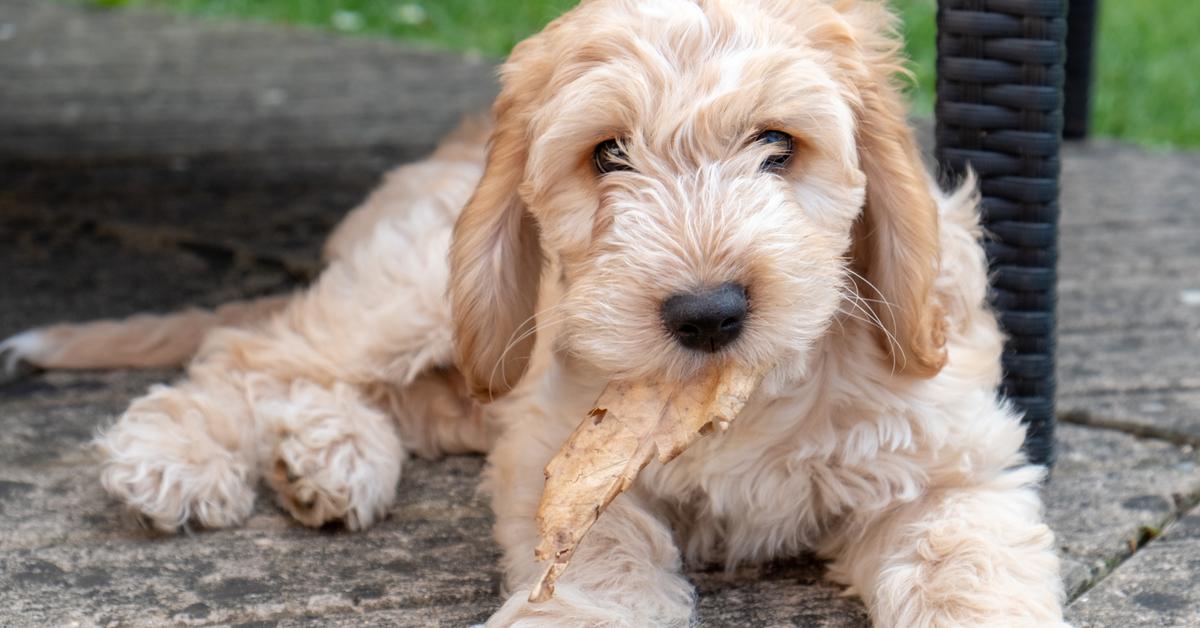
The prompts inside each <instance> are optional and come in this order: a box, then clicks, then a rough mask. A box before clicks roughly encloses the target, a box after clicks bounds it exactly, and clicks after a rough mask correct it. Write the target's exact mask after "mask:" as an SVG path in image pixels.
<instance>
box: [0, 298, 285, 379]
mask: <svg viewBox="0 0 1200 628" xmlns="http://www.w3.org/2000/svg"><path fill="white" fill-rule="evenodd" d="M289 299H291V296H289V295H277V296H268V297H260V298H257V299H252V300H248V301H235V302H233V303H227V304H225V305H222V306H220V307H218V308H217V309H215V310H203V309H199V308H190V309H186V310H182V311H179V312H173V313H170V314H137V315H134V316H130V317H129V318H125V319H120V320H98V321H91V322H87V323H62V324H57V325H49V326H46V327H38V328H36V329H31V330H29V331H25V332H22V333H19V334H17V335H15V336H13V337H11V338H9V339H7V340H5V341H4V342H0V381H3V380H6V379H10V378H13V377H15V376H16V375H18V374H19V373H20V371H21V370H23V369H26V368H29V367H34V368H41V369H109V368H153V367H170V366H180V365H182V364H184V363H185V362H187V361H188V359H189V358H191V357H192V355H193V354H195V353H196V350H197V349H199V347H200V342H201V341H202V340H203V339H204V336H205V334H207V333H208V332H209V330H211V329H213V328H214V327H222V326H243V325H248V324H252V323H254V322H257V321H259V320H263V319H265V318H267V317H268V316H270V315H271V314H273V313H275V312H277V311H279V310H281V309H282V308H283V306H284V305H285V304H286V303H287V302H288V300H289Z"/></svg>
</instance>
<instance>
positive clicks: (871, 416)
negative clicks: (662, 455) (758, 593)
mask: <svg viewBox="0 0 1200 628" xmlns="http://www.w3.org/2000/svg"><path fill="white" fill-rule="evenodd" d="M813 400H814V398H811V397H810V398H809V399H808V401H807V402H786V403H773V404H766V405H758V406H755V407H751V408H747V412H746V413H744V414H743V416H741V417H739V418H738V421H737V422H736V423H735V426H734V427H733V428H731V429H730V430H729V432H727V433H725V434H718V435H714V436H712V437H710V438H707V439H704V440H702V441H700V442H699V443H697V444H696V445H694V446H693V447H692V449H690V450H688V451H687V452H686V453H685V454H684V455H683V456H681V457H680V458H678V459H676V460H675V461H673V462H671V463H669V464H667V465H657V464H654V465H651V467H649V468H647V470H646V472H645V474H644V477H643V481H644V483H643V486H644V488H645V490H648V491H649V492H651V493H653V494H654V496H655V497H657V498H658V499H660V500H662V501H663V503H665V504H667V505H668V506H669V507H670V510H671V511H672V514H673V515H674V516H673V517H672V518H673V519H674V523H675V526H676V529H677V531H678V532H679V534H680V535H681V536H683V537H686V539H683V541H684V542H683V545H684V546H685V547H686V548H687V550H688V554H689V555H690V557H691V558H693V559H698V560H704V561H718V562H725V561H729V560H735V561H738V560H765V559H770V558H774V557H778V556H783V555H794V554H796V553H798V552H800V551H803V550H805V549H810V548H813V547H815V546H818V545H819V544H820V543H821V540H822V538H823V537H824V536H825V535H826V534H828V533H829V532H834V531H836V528H837V527H838V526H839V525H840V521H841V520H842V519H843V518H844V517H845V516H847V515H848V514H850V513H851V512H855V511H860V510H866V509H870V510H874V509H882V508H886V507H887V506H888V505H889V504H892V503H894V502H895V501H896V500H906V499H911V498H912V497H913V496H915V495H916V494H917V493H919V491H920V487H921V485H922V483H923V477H924V476H923V472H922V470H921V468H920V466H919V465H918V464H917V463H916V461H915V460H914V459H913V445H912V443H913V434H912V431H911V426H910V425H909V423H908V422H907V421H905V420H904V419H903V418H902V417H889V416H886V415H880V414H878V413H877V409H870V408H866V407H863V406H861V405H854V404H852V403H834V402H833V401H834V400H828V399H825V400H822V399H817V401H821V402H823V403H821V402H818V403H814V402H813Z"/></svg>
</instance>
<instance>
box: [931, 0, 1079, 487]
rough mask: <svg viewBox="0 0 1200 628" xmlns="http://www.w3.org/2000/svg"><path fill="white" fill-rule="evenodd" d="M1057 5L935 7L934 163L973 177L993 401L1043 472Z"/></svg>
mask: <svg viewBox="0 0 1200 628" xmlns="http://www.w3.org/2000/svg"><path fill="white" fill-rule="evenodd" d="M1066 3H1067V0H939V1H938V18H937V20H938V44H937V46H938V82H937V110H936V115H937V151H936V155H937V159H938V162H939V164H940V167H941V169H942V173H943V177H945V178H949V179H954V180H959V179H961V178H962V176H963V175H964V173H965V172H966V169H967V168H968V167H969V168H971V169H973V170H974V171H975V172H976V173H977V174H978V176H979V185H980V189H981V192H982V196H983V205H982V208H983V219H984V226H985V228H986V229H987V231H988V232H989V233H990V234H991V236H992V237H991V238H990V239H989V240H988V242H987V243H986V246H987V253H988V260H989V263H990V265H991V272H992V277H993V279H992V292H991V297H992V303H993V305H994V307H995V308H996V311H997V314H998V315H999V319H1000V324H1001V326H1002V327H1003V328H1004V331H1005V332H1006V333H1007V334H1008V337H1009V339H1008V343H1007V345H1006V347H1005V352H1004V383H1003V385H1002V390H1001V392H1002V393H1003V394H1004V395H1005V396H1006V397H1007V398H1008V399H1009V400H1011V402H1012V403H1013V404H1014V405H1015V406H1017V407H1018V408H1019V409H1021V410H1022V411H1023V412H1024V417H1025V419H1024V420H1025V422H1026V424H1027V426H1028V433H1027V436H1026V440H1025V451H1026V453H1027V455H1028V456H1029V459H1030V460H1031V461H1033V462H1035V463H1038V464H1045V465H1047V466H1049V465H1051V464H1053V461H1054V389H1055V380H1054V350H1055V318H1054V317H1055V302H1056V293H1055V284H1056V278H1057V275H1056V266H1057V260H1058V214H1059V205H1058V193H1059V181H1058V175H1059V148H1060V146H1061V143H1062V139H1061V138H1062V128H1063V108H1062V107H1063V98H1062V89H1063V83H1064V79H1065V70H1064V65H1063V63H1064V57H1065V47H1066V34H1067V21H1066V12H1067V6H1066Z"/></svg>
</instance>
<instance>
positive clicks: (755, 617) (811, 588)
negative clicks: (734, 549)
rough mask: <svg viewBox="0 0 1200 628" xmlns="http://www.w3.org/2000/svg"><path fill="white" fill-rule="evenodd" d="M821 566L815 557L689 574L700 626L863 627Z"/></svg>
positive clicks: (858, 607) (854, 604)
mask: <svg viewBox="0 0 1200 628" xmlns="http://www.w3.org/2000/svg"><path fill="white" fill-rule="evenodd" d="M823 575H824V566H823V565H822V564H821V563H819V562H815V561H798V562H785V563H773V564H770V565H762V566H757V567H746V568H742V569H739V570H737V571H736V572H734V573H731V574H726V573H724V572H723V571H717V570H716V568H714V571H705V572H693V573H691V574H690V577H691V579H692V581H693V582H694V583H695V584H696V589H697V592H698V593H699V595H700V599H699V604H698V609H697V615H698V618H699V623H700V625H701V626H712V627H713V628H716V627H718V626H814V627H821V628H852V627H853V628H858V627H863V626H869V625H870V621H869V620H868V618H867V614H866V609H865V608H864V607H863V605H862V603H861V602H860V601H859V600H858V599H857V598H848V597H844V596H842V588H841V587H839V586H837V585H834V584H831V583H829V582H828V581H825V580H823V579H822V578H823Z"/></svg>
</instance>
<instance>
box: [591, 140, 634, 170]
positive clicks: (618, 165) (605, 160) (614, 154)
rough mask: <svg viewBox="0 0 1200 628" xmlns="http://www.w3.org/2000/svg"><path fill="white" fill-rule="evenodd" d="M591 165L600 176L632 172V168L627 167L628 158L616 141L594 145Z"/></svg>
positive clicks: (605, 141)
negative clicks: (619, 171)
mask: <svg viewBox="0 0 1200 628" xmlns="http://www.w3.org/2000/svg"><path fill="white" fill-rule="evenodd" d="M592 163H593V164H595V165H596V170H597V171H598V172H599V173H600V174H605V173H608V172H616V171H618V170H633V166H630V165H629V156H628V155H626V154H625V149H623V148H621V144H620V143H618V142H617V140H604V141H603V142H600V143H599V144H596V149H595V150H594V151H592Z"/></svg>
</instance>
